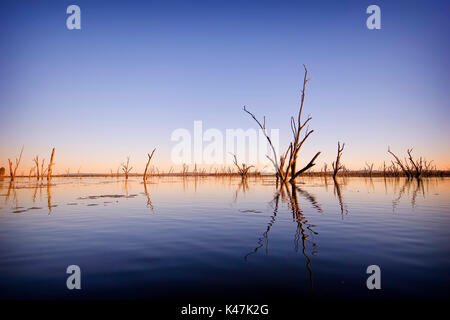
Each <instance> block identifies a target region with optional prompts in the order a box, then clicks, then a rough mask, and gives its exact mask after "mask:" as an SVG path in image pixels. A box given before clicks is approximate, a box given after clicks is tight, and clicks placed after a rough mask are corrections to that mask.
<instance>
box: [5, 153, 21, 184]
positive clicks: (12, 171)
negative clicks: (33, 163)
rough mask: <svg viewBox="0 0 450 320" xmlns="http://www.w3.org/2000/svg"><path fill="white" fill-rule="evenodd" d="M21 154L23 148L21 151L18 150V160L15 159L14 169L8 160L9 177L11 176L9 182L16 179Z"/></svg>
mask: <svg viewBox="0 0 450 320" xmlns="http://www.w3.org/2000/svg"><path fill="white" fill-rule="evenodd" d="M22 153H23V147H22V150H20V155H19V158H16V161H15V164H14V169H13V163H12V161H11V159H8V163H9V175H10V176H11V181H14V180H15V178H16V173H17V168H19V164H20V160H22Z"/></svg>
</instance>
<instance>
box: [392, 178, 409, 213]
mask: <svg viewBox="0 0 450 320" xmlns="http://www.w3.org/2000/svg"><path fill="white" fill-rule="evenodd" d="M408 184H409V179H408V180H404V182H403V186H402V188H401V189H400V191H399V192H398V197H397V198H395V199H394V200H392V212H394V211H395V209H396V208H397V206H398V204H399V203H400V200H401V198H402V197H403V194H404V193H405V190H406V186H407V185H408Z"/></svg>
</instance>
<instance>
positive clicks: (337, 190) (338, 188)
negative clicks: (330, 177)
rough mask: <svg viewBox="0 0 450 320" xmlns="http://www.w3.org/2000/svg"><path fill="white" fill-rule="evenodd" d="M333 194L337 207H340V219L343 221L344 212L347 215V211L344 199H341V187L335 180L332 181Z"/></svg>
mask: <svg viewBox="0 0 450 320" xmlns="http://www.w3.org/2000/svg"><path fill="white" fill-rule="evenodd" d="M334 194H335V195H337V197H338V201H339V206H340V207H341V215H342V219H344V211H345V213H346V214H347V213H348V210H347V208H346V206H345V203H344V199H343V197H342V192H341V186H340V185H339V183H338V182H337V180H336V179H334Z"/></svg>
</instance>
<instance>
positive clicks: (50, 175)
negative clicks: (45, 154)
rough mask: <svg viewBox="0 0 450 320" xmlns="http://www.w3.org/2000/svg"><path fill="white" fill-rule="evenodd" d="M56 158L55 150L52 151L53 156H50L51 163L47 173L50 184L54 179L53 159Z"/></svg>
mask: <svg viewBox="0 0 450 320" xmlns="http://www.w3.org/2000/svg"><path fill="white" fill-rule="evenodd" d="M54 156H55V148H53V150H52V155H51V156H50V163H49V164H48V171H47V181H48V182H49V181H50V180H51V179H52V167H53V158H54Z"/></svg>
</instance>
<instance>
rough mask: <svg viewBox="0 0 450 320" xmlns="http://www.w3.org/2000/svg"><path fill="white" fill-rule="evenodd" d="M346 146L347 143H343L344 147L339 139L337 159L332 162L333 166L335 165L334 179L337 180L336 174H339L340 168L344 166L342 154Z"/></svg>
mask: <svg viewBox="0 0 450 320" xmlns="http://www.w3.org/2000/svg"><path fill="white" fill-rule="evenodd" d="M344 146H345V143H343V144H342V147H341V143H340V142H339V141H338V148H337V155H336V161H333V163H332V164H331V166H332V167H333V179H335V180H336V175H337V174H338V172H339V170H341V169H342V168H343V166H342V165H341V156H342V151H344Z"/></svg>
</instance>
